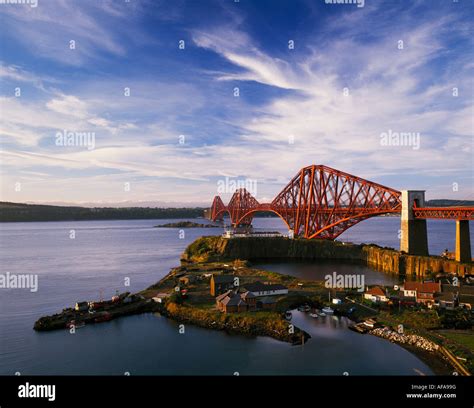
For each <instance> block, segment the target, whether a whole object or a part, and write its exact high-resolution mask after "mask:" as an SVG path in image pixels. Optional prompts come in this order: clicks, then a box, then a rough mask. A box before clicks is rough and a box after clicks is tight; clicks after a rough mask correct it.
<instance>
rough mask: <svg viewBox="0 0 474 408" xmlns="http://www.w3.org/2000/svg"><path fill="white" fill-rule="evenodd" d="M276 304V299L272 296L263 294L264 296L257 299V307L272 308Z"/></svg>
mask: <svg viewBox="0 0 474 408" xmlns="http://www.w3.org/2000/svg"><path fill="white" fill-rule="evenodd" d="M276 304H277V300H276V299H275V297H274V296H265V297H264V298H261V299H258V300H257V309H263V310H274V309H275V307H276Z"/></svg>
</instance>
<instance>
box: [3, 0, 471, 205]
mask: <svg viewBox="0 0 474 408" xmlns="http://www.w3.org/2000/svg"><path fill="white" fill-rule="evenodd" d="M130 3H133V4H134V6H133V7H135V8H133V9H129V8H127V7H129V6H130V4H122V3H119V2H112V1H110V2H95V1H94V2H81V3H70V2H65V1H56V2H48V3H47V4H46V2H44V8H42V9H40V10H39V11H29V10H28V11H27V13H25V10H23V9H21V10H20V9H19V8H10V9H8V10H7V9H3V10H1V12H2V13H4V15H5V16H6V17H7V18H8V20H7V22H6V26H5V27H6V32H7V34H8V36H9V37H8V38H10V41H16V42H15V44H18V46H19V50H22V51H21V53H19V55H20V58H19V60H20V61H23V62H22V63H20V62H19V61H18V58H17V56H16V55H15V53H14V52H12V51H11V50H10V51H9V52H8V53H7V54H6V55H5V56H2V59H4V60H5V64H4V65H3V66H2V67H1V69H0V78H1V79H2V80H3V83H4V84H6V86H5V87H2V97H1V99H0V106H1V108H2V125H1V126H2V127H1V128H0V136H2V139H3V141H2V148H3V149H2V150H3V153H2V168H1V171H2V173H1V174H2V181H3V183H2V198H3V199H8V200H11V201H15V200H16V201H18V200H29V201H32V200H42V201H54V200H55V199H56V197H57V194H58V191H60V192H61V194H62V195H63V196H65V197H70V199H69V200H66V201H74V200H76V201H81V202H82V201H96V202H107V200H109V201H128V200H132V201H133V200H137V201H146V200H147V199H149V198H153V199H157V198H158V197H159V198H161V199H163V200H166V201H173V200H175V201H176V200H177V201H180V202H193V203H195V202H202V203H203V204H205V203H207V202H208V201H209V198H210V197H211V196H212V195H214V194H215V189H216V179H217V178H219V177H221V178H222V177H225V176H231V177H249V178H253V179H257V180H258V181H259V188H258V191H259V193H258V194H259V199H260V200H262V201H265V200H267V199H268V200H270V199H271V198H272V197H273V196H274V195H275V193H277V192H278V191H279V190H280V189H281V188H282V187H283V185H284V184H285V183H286V182H287V181H288V180H289V178H290V177H291V176H292V175H293V173H295V172H296V171H297V170H298V169H299V168H301V167H302V166H305V165H308V164H312V163H315V164H319V163H322V164H327V165H330V166H332V167H336V168H340V169H342V170H345V171H348V172H352V173H354V174H358V175H361V176H363V177H366V178H371V179H373V180H374V181H378V182H381V183H384V184H387V185H390V186H392V187H394V188H399V189H401V188H427V189H428V190H429V191H428V195H429V196H438V197H440V196H442V197H452V196H454V195H455V194H454V193H453V192H452V190H450V185H451V184H452V182H453V181H456V182H460V183H461V185H463V186H468V188H470V189H471V190H472V171H471V169H472V135H473V125H472V119H471V118H472V102H473V97H472V83H471V79H470V78H471V77H472V70H473V68H474V67H473V65H472V63H470V56H471V58H472V40H471V39H470V37H469V29H468V27H469V25H468V24H466V18H465V16H463V14H462V13H459V12H457V11H456V9H451V8H450V7H451V5H449V6H447V5H442V6H440V7H438V8H436V7H426V4H425V3H423V2H413V3H411V4H410V6H409V7H408V6H406V7H402V6H400V5H394V4H385V3H384V4H379V3H377V4H375V3H370V4H367V5H366V7H364V8H363V9H360V10H359V9H349V8H344V7H343V6H334V7H333V8H324V5H314V3H312V7H313V6H314V7H316V10H315V11H314V13H313V14H311V13H308V16H306V15H305V16H304V18H305V19H306V20H304V21H305V24H302V23H299V21H300V20H298V21H297V22H296V23H295V24H294V25H293V27H291V30H290V29H289V27H285V26H282V23H281V21H280V20H278V21H280V24H279V25H272V23H271V22H270V20H272V19H278V13H280V12H281V10H279V7H280V6H281V5H278V4H275V6H274V9H272V10H271V12H268V10H267V11H265V13H263V11H262V10H255V9H252V10H253V11H252V13H250V12H249V11H247V14H246V12H245V11H244V10H246V8H245V7H242V3H241V4H233V5H232V6H230V5H225V6H221V5H220V4H218V3H217V2H216V4H218V5H217V6H216V7H215V8H212V7H213V6H212V4H213V2H210V3H209V5H206V7H203V6H199V7H198V6H196V5H195V4H193V3H192V2H183V4H182V5H181V6H179V5H178V6H176V4H174V5H173V7H172V11H173V12H172V13H171V14H170V15H169V16H168V17H169V18H166V13H165V11H166V3H161V2H159V3H154V2H140V3H139V2H130ZM222 7H224V9H222ZM231 7H232V8H231ZM254 7H255V8H257V9H258V5H255V6H254ZM417 7H424V9H423V13H420V11H419V10H418V9H417ZM298 8H304V2H303V3H301V4H300V3H297V4H296V5H295V6H294V10H295V13H296V11H297V10H298ZM38 9H39V7H38ZM211 9H212V12H211V11H210V10H211ZM199 11H200V13H201V14H199ZM325 12H327V13H328V15H325V14H324V13H325ZM196 13H198V14H196ZM256 13H257V15H258V13H260V17H259V19H258V18H256ZM266 13H267V14H266ZM331 13H332V14H331ZM301 14H302V13H300V17H299V18H303V17H302V16H301ZM191 16H192V18H191ZM196 16H199V18H197V17H196ZM292 18H293V15H292V14H291V13H290V14H289V15H288V19H287V20H288V21H291V20H292ZM267 19H268V23H266V24H260V23H261V22H263V21H267ZM301 21H303V20H301ZM124 27H126V28H127V29H126V30H125V29H124ZM294 27H298V29H297V30H296V29H295V28H294ZM367 27H370V30H368V29H367ZM285 30H288V35H287V37H288V39H290V38H295V37H297V41H296V43H295V46H296V48H295V49H294V50H289V49H288V47H287V40H286V39H285V36H284V35H285V34H283V35H282V32H283V33H284V32H285ZM290 31H291V34H290ZM14 38H16V40H14ZM183 38H185V39H186V48H185V49H184V50H180V49H179V48H178V47H177V45H178V40H180V39H183ZM70 39H76V44H77V45H78V47H77V48H76V51H77V52H76V53H74V52H71V51H72V50H70V49H69V48H68V47H69V43H68V42H69V40H70ZM400 40H401V41H403V48H402V49H399V41H400ZM158 45H159V46H158ZM45 61H47V65H46V67H45V64H44V62H45ZM52 78H54V79H52ZM38 84H41V86H38ZM45 84H47V86H45ZM18 85H20V86H21V87H22V96H21V97H20V98H17V97H14V96H12V89H14V88H15V87H16V86H18ZM30 86H31V87H32V88H34V89H30V88H29V87H30ZM235 87H238V88H239V91H240V97H235V96H234V88H235ZM125 88H127V89H129V90H130V93H129V95H128V96H126V95H125V93H124V90H125ZM454 88H456V89H457V90H458V92H457V96H455V95H454V93H455V92H454ZM62 130H70V131H90V132H94V133H95V136H96V147H95V149H93V150H87V149H84V148H81V147H80V146H56V145H55V144H54V136H55V134H56V132H57V131H62ZM388 130H393V131H398V132H404V131H406V132H419V133H420V135H421V137H420V141H421V143H420V146H419V149H413V148H412V147H411V146H399V147H395V146H383V145H381V143H380V135H381V133H382V132H387V131H388ZM292 141H293V142H294V143H292ZM18 181H20V182H22V183H23V184H24V186H25V188H24V189H23V190H22V193H21V196H20V195H18V194H17V193H15V192H14V188H13V186H14V184H15V183H16V182H18ZM125 181H127V182H131V183H132V185H133V188H132V192H131V193H130V192H128V193H125V192H124V190H123V182H125ZM464 192H466V190H464Z"/></svg>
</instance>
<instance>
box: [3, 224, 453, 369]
mask: <svg viewBox="0 0 474 408" xmlns="http://www.w3.org/2000/svg"><path fill="white" fill-rule="evenodd" d="M173 221H174V220H129V221H82V222H53V223H40V222H38V223H8V224H1V225H0V265H1V272H2V273H6V272H10V273H17V274H31V273H33V274H38V277H39V278H38V279H39V289H38V291H37V292H35V293H32V292H30V291H28V290H25V289H21V290H20V289H2V290H1V294H0V374H14V373H15V372H20V373H22V374H25V375H26V374H118V375H121V374H123V373H124V372H126V371H128V372H130V373H132V374H229V375H230V374H233V373H234V372H235V371H238V372H239V373H241V374H334V375H341V374H342V373H343V372H345V371H347V372H348V373H350V374H414V373H416V372H423V373H426V374H430V373H431V371H430V370H429V368H428V367H426V365H424V364H423V363H422V362H421V361H419V360H418V359H417V358H416V357H414V356H412V355H411V354H410V353H408V352H406V351H405V350H404V349H402V348H400V347H399V346H397V345H394V344H391V343H389V342H386V341H384V340H381V339H378V338H375V337H372V336H361V335H358V334H356V333H353V332H351V331H349V330H347V329H346V328H345V326H346V324H347V322H346V321H345V320H344V319H341V320H337V319H334V318H332V317H328V318H326V319H321V320H318V319H316V320H315V319H311V318H309V317H307V316H305V315H301V316H300V315H299V314H298V313H297V314H296V315H295V318H294V319H295V322H296V325H298V326H301V327H302V328H304V329H305V330H307V331H308V332H310V334H311V335H312V336H313V338H312V339H311V341H310V342H308V343H307V344H306V345H305V346H304V347H292V346H290V345H288V344H286V343H281V342H278V341H275V340H272V339H268V338H252V339H249V338H245V337H241V336H229V335H226V334H225V333H221V332H214V331H209V330H204V329H200V328H196V327H192V326H187V327H186V332H185V334H179V333H178V329H177V325H176V323H174V322H172V321H169V320H167V319H164V318H161V317H159V316H155V315H152V314H147V315H140V316H130V317H125V318H122V319H117V320H114V321H112V322H110V323H105V324H100V325H91V326H86V327H84V328H81V329H79V330H77V332H76V334H74V335H72V334H69V332H68V331H55V332H46V333H37V332H35V331H33V329H32V327H33V323H34V322H35V320H36V319H37V318H39V317H40V316H43V315H45V314H52V313H56V312H58V311H60V310H61V309H62V308H64V307H68V306H72V305H73V304H74V302H76V301H78V300H86V299H89V300H92V299H98V298H99V297H100V296H101V295H102V296H104V297H107V298H109V297H110V296H111V295H113V294H114V293H115V291H116V290H119V291H124V290H130V291H136V290H140V289H142V288H144V287H146V286H149V285H150V284H151V283H154V282H156V281H157V280H159V279H160V278H161V277H163V276H164V275H165V274H166V273H168V271H169V269H170V268H171V267H173V266H176V265H178V263H179V255H180V254H181V252H182V251H183V250H184V248H185V247H186V245H188V244H189V243H190V242H192V241H193V240H194V239H196V238H197V237H199V236H202V235H209V234H219V233H221V230H220V229H188V230H186V234H185V237H184V238H183V239H180V237H179V231H178V230H177V229H157V228H152V227H153V226H154V225H156V224H159V223H166V222H173ZM203 222H205V221H203ZM398 222H399V221H398V219H396V218H378V219H371V220H367V221H364V222H363V223H360V224H358V225H357V226H355V227H354V228H353V229H352V230H349V231H348V232H347V233H346V234H345V236H341V239H346V240H350V241H352V242H369V241H370V242H375V243H378V244H380V245H387V246H393V247H397V246H398V241H397V232H398V228H399V226H398ZM451 224H452V225H451ZM255 225H256V227H257V228H258V227H260V228H264V229H272V230H275V229H280V230H281V231H283V229H282V228H283V226H282V223H281V222H280V221H279V220H278V219H275V218H266V219H257V220H256V221H255ZM71 230H74V231H75V239H70V231H71ZM429 233H430V237H429V238H430V250H431V251H432V252H433V253H439V252H441V251H442V250H443V249H444V248H445V247H448V248H450V249H452V247H453V245H454V223H448V222H434V223H430V224H429ZM324 267H327V268H329V269H328V270H331V272H332V270H336V271H337V270H338V269H339V270H348V271H349V270H351V268H354V267H355V266H353V265H351V266H347V265H340V264H333V265H330V264H329V265H325V266H324ZM324 267H322V268H324ZM285 268H286V269H288V268H290V267H285ZM285 268H283V269H282V270H281V271H282V272H285ZM341 268H342V269H341ZM344 268H349V269H344ZM273 269H275V268H273ZM290 269H291V268H290ZM286 272H287V273H289V272H288V270H287V271H286ZM301 273H302V274H303V275H302V278H304V277H305V276H309V275H305V274H311V273H314V272H311V271H309V272H305V271H304V270H303V271H302V272H301ZM317 273H321V272H317ZM366 273H367V274H370V276H371V278H370V279H372V278H373V279H374V282H375V281H377V279H382V280H383V279H392V277H390V276H389V275H383V274H381V273H379V272H375V271H371V270H369V271H366ZM367 279H369V278H368V277H367ZM126 281H130V286H129V287H125V286H124V283H125V282H126ZM369 351H370V352H369Z"/></svg>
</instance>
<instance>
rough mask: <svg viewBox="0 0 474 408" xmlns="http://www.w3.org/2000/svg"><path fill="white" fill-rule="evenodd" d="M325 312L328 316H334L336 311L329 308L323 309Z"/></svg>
mask: <svg viewBox="0 0 474 408" xmlns="http://www.w3.org/2000/svg"><path fill="white" fill-rule="evenodd" d="M323 312H324V313H326V314H332V313H334V309H331V308H330V307H329V306H327V307H323Z"/></svg>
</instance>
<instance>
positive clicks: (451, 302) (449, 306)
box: [434, 292, 458, 310]
mask: <svg viewBox="0 0 474 408" xmlns="http://www.w3.org/2000/svg"><path fill="white" fill-rule="evenodd" d="M457 304H458V295H457V293H454V292H444V293H440V294H439V295H437V296H436V300H435V303H434V305H435V306H437V307H439V308H441V309H446V310H454V308H455V307H456V306H457Z"/></svg>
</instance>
